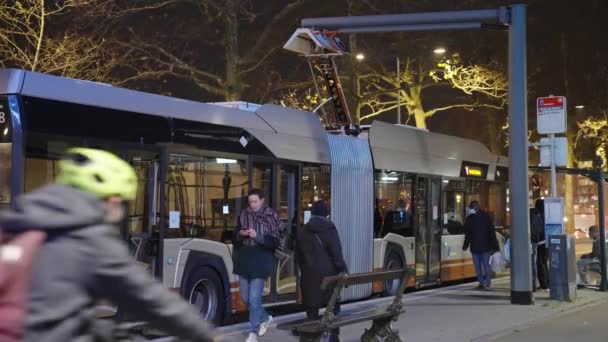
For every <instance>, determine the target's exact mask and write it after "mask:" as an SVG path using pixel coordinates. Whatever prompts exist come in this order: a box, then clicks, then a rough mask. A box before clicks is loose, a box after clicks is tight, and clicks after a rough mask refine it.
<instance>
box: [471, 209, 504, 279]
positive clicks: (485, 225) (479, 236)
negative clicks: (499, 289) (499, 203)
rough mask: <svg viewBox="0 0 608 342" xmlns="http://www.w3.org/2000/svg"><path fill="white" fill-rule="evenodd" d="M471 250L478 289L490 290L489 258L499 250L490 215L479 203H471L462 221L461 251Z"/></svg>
mask: <svg viewBox="0 0 608 342" xmlns="http://www.w3.org/2000/svg"><path fill="white" fill-rule="evenodd" d="M469 247H470V248H471V254H473V262H474V263H475V273H476V274H477V280H478V281H479V286H478V287H477V288H478V289H490V286H491V272H490V256H491V255H492V254H493V253H494V252H496V251H498V250H500V249H499V248H498V239H496V230H495V229H494V223H492V219H491V218H490V215H488V214H487V213H486V212H484V211H483V210H481V209H480V208H479V202H477V201H472V202H471V204H470V205H469V215H468V216H467V218H466V219H465V221H464V245H463V246H462V250H464V251H466V250H467V249H468V248H469Z"/></svg>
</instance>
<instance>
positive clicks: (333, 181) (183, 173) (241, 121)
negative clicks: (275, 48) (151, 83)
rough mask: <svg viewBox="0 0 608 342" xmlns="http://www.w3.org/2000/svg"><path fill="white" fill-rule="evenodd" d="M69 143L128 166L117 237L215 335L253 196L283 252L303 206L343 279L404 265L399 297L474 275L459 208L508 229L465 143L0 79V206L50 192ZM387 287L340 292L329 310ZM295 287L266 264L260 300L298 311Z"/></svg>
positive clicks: (498, 171)
mask: <svg viewBox="0 0 608 342" xmlns="http://www.w3.org/2000/svg"><path fill="white" fill-rule="evenodd" d="M72 146H90V147H97V148H103V149H106V150H109V151H112V152H114V153H116V154H118V155H120V156H121V157H122V158H124V159H125V160H127V161H129V162H130V163H132V165H133V166H134V167H135V169H136V171H137V175H138V179H139V187H138V194H137V198H136V200H135V201H134V202H133V203H131V204H130V206H129V213H130V215H129V217H128V220H126V222H125V223H124V224H123V226H122V228H121V233H122V235H123V237H124V238H125V240H126V241H127V242H128V243H129V244H130V246H131V248H132V251H133V253H134V256H135V257H136V259H137V260H138V261H139V262H141V263H142V265H143V266H145V267H147V268H148V269H149V271H150V272H151V273H152V274H153V275H154V276H156V277H157V278H158V279H159V280H160V281H162V283H163V284H164V286H166V287H167V288H170V289H172V290H174V291H177V292H179V293H180V294H181V295H182V296H183V297H184V298H185V299H186V300H188V301H190V302H191V303H192V304H193V305H195V306H196V307H197V308H198V310H200V312H201V315H202V316H203V317H204V318H205V319H208V320H212V321H214V322H216V323H220V324H221V323H222V322H224V321H225V320H226V319H227V318H229V317H230V316H231V314H233V313H237V312H242V311H244V310H246V308H245V306H244V305H243V303H242V302H241V300H240V297H239V293H238V291H239V290H238V289H239V279H238V277H237V276H235V275H234V274H232V270H233V266H232V265H233V262H232V244H231V239H232V236H233V229H234V227H235V224H236V220H237V216H238V214H239V212H240V211H241V209H243V208H245V207H246V205H247V200H246V195H247V192H248V190H249V189H252V188H260V189H263V190H264V191H265V193H266V194H267V200H268V203H269V205H270V206H272V207H273V208H274V209H276V210H277V212H278V213H279V216H280V218H281V220H282V221H283V222H284V223H285V224H286V225H287V226H288V228H289V236H290V242H291V243H290V246H291V248H292V249H293V248H294V247H295V245H297V243H298V230H299V229H300V228H301V227H302V225H303V224H304V223H305V222H306V221H307V220H308V218H309V216H310V212H309V207H310V206H311V203H312V202H313V201H315V200H318V199H321V198H324V199H326V200H328V201H329V203H330V206H331V218H332V220H333V221H334V222H335V224H336V226H337V228H338V231H339V235H340V238H341V240H342V245H343V250H344V254H345V258H346V261H347V264H348V268H349V271H350V272H351V273H357V272H372V271H376V270H382V269H397V268H403V267H409V268H411V269H412V270H415V271H414V272H412V273H411V279H410V280H409V285H410V286H412V287H414V286H415V287H423V286H427V285H436V284H438V283H441V282H446V281H454V280H460V279H465V278H470V277H473V276H474V268H473V263H472V259H471V255H470V253H469V252H465V251H463V250H462V244H463V239H464V235H463V222H464V218H465V214H466V211H465V209H466V205H467V203H468V202H470V201H471V200H473V199H476V200H479V201H480V203H481V205H482V207H484V208H485V210H487V211H488V212H489V213H490V214H491V215H492V217H493V219H494V223H495V225H496V226H497V227H498V228H499V230H500V228H504V227H506V226H508V211H507V207H508V203H507V197H508V196H507V192H508V189H507V179H506V177H507V174H508V172H507V169H506V167H507V162H506V159H505V158H504V157H501V156H497V155H494V154H492V153H490V151H489V150H488V149H487V148H486V147H485V146H483V145H482V144H481V143H479V142H476V141H472V140H466V139H462V138H457V137H451V136H446V135H442V134H437V133H431V132H427V131H423V130H417V129H413V128H408V127H405V126H397V125H392V124H387V123H383V122H374V123H373V124H372V125H371V126H370V127H369V129H367V130H365V131H364V132H363V133H362V134H360V135H359V136H358V137H352V136H342V135H338V134H331V133H328V132H326V130H325V129H324V127H323V125H322V123H321V121H320V120H319V117H318V116H317V115H316V114H315V113H311V112H306V111H300V110H295V109H290V108H285V107H281V106H276V105H272V104H265V105H253V104H248V103H219V104H209V103H199V102H193V101H187V100H182V99H177V98H171V97H165V96H159V95H153V94H147V93H143V92H137V91H133V90H127V89H121V88H116V87H113V86H111V85H106V84H100V83H95V82H88V81H81V80H76V79H69V78H62V77H57V76H50V75H45V74H39V73H34V72H27V71H23V70H2V71H0V160H1V161H0V208H5V207H8V206H10V205H12V203H13V201H14V200H15V198H16V197H17V196H18V195H19V194H21V193H24V192H29V191H32V190H33V189H35V188H37V187H39V186H41V185H43V184H45V183H47V182H52V181H53V179H54V177H55V174H56V170H57V163H56V161H57V159H58V158H59V157H60V156H61V154H62V153H63V152H64V151H65V150H66V149H67V148H69V147H72ZM498 235H500V234H498ZM499 239H500V241H502V237H501V236H499ZM397 285H398V284H397V283H396V282H387V283H376V284H369V285H361V286H353V287H350V288H348V289H346V290H345V292H344V295H343V298H342V300H343V301H349V300H357V299H362V298H367V297H369V296H371V295H373V294H382V293H384V294H390V293H394V291H396V288H397ZM298 291H299V290H298V268H297V263H296V260H294V257H293V253H292V257H290V258H288V259H286V260H283V261H277V262H276V265H275V272H274V274H273V275H272V277H271V278H270V279H268V281H267V286H266V289H265V295H266V298H265V303H266V305H269V306H271V305H280V304H286V303H294V302H297V300H298Z"/></svg>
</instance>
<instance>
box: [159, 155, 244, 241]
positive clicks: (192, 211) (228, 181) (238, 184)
mask: <svg viewBox="0 0 608 342" xmlns="http://www.w3.org/2000/svg"><path fill="white" fill-rule="evenodd" d="M247 189H248V186H247V162H246V161H245V160H239V159H234V158H232V157H231V158H228V157H221V158H220V157H199V156H190V155H184V154H179V155H178V154H172V155H171V156H170V159H169V168H168V172H167V183H166V208H167V209H166V210H167V217H168V218H169V220H168V221H169V222H168V229H167V230H166V236H167V237H170V238H174V237H199V238H205V239H209V240H214V241H222V240H223V239H224V238H225V237H227V236H229V235H231V233H232V231H233V230H234V227H235V225H236V220H237V217H238V215H239V213H240V211H241V209H243V208H246V206H247V191H248V190H247ZM172 218H173V219H172Z"/></svg>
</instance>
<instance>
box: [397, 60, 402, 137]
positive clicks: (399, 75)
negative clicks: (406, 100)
mask: <svg viewBox="0 0 608 342" xmlns="http://www.w3.org/2000/svg"><path fill="white" fill-rule="evenodd" d="M397 124H398V125H399V124H401V72H400V71H399V57H397Z"/></svg>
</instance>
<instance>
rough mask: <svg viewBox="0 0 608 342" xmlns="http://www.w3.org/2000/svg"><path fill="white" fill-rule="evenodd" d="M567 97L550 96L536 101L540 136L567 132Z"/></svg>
mask: <svg viewBox="0 0 608 342" xmlns="http://www.w3.org/2000/svg"><path fill="white" fill-rule="evenodd" d="M566 108H567V107H566V97H565V96H549V97H539V98H538V99H536V119H537V120H536V124H537V130H538V133H539V134H556V133H565V132H566Z"/></svg>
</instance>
